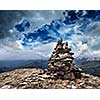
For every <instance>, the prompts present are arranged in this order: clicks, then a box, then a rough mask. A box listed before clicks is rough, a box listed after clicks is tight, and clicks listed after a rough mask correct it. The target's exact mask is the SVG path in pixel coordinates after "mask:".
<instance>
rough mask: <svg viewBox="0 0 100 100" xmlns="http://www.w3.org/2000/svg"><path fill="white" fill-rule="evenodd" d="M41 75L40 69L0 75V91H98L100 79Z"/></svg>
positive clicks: (85, 75) (87, 75) (88, 76)
mask: <svg viewBox="0 0 100 100" xmlns="http://www.w3.org/2000/svg"><path fill="white" fill-rule="evenodd" d="M41 73H43V70H42V69H35V68H33V69H16V70H14V71H10V72H4V73H1V74H0V88H1V89H98V88H100V77H97V76H93V75H89V74H85V73H82V78H81V79H76V80H62V79H54V78H53V76H50V75H47V74H45V73H44V74H41Z"/></svg>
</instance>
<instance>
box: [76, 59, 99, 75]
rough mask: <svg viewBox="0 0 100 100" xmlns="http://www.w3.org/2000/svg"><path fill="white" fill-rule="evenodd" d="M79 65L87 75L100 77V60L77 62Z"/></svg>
mask: <svg viewBox="0 0 100 100" xmlns="http://www.w3.org/2000/svg"><path fill="white" fill-rule="evenodd" d="M77 65H78V66H79V67H80V68H82V69H83V71H84V72H85V73H88V74H92V75H97V76H100V60H93V61H91V60H87V59H81V60H79V61H77Z"/></svg>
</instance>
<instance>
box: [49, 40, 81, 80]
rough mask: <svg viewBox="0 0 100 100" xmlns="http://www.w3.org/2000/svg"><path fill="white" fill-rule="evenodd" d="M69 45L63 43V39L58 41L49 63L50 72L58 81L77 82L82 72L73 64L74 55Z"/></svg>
mask: <svg viewBox="0 0 100 100" xmlns="http://www.w3.org/2000/svg"><path fill="white" fill-rule="evenodd" d="M73 54H74V53H72V52H71V48H68V43H67V42H66V43H62V39H60V40H58V42H57V45H56V48H55V49H54V51H53V53H52V55H51V57H50V59H49V61H48V72H49V73H51V74H52V75H53V76H54V77H55V78H56V79H70V80H75V79H79V78H81V70H80V69H79V68H78V67H77V66H75V64H73V60H74V58H73V56H72V55H73Z"/></svg>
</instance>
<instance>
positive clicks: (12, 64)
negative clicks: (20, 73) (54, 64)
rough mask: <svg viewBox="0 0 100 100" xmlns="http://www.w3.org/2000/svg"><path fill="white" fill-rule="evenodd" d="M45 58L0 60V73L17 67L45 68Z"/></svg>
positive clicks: (46, 62)
mask: <svg viewBox="0 0 100 100" xmlns="http://www.w3.org/2000/svg"><path fill="white" fill-rule="evenodd" d="M47 64H48V61H47V60H2V61H0V73H2V72H6V71H11V70H14V69H19V68H47Z"/></svg>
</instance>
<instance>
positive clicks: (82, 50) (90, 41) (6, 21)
mask: <svg viewBox="0 0 100 100" xmlns="http://www.w3.org/2000/svg"><path fill="white" fill-rule="evenodd" d="M99 27H100V11H99V10H87V11H85V10H63V11H62V10H27V11H25V10H19V11H17V10H15V11H14V10H13V11H11V10H9V11H7V10H3V11H2V10H1V11H0V56H1V57H0V60H14V59H15V60H16V59H18V60H19V59H25V60H27V59H47V58H48V57H50V55H51V53H52V51H53V49H54V47H55V46H56V42H57V41H58V39H60V38H62V39H63V40H64V42H66V41H67V42H68V43H69V47H71V49H72V51H73V52H74V57H75V58H79V59H81V58H89V59H93V58H100V28H99Z"/></svg>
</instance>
